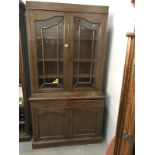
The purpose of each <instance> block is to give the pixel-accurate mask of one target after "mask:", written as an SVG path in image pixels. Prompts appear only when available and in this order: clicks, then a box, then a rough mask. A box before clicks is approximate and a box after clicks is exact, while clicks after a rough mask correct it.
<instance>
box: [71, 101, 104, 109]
mask: <svg viewBox="0 0 155 155" xmlns="http://www.w3.org/2000/svg"><path fill="white" fill-rule="evenodd" d="M103 105H104V101H103V100H70V101H69V102H68V107H71V108H75V107H103Z"/></svg>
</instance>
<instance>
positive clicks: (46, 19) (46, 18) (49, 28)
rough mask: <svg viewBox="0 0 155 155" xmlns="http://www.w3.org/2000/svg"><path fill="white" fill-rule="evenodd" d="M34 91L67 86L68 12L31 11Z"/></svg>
mask: <svg viewBox="0 0 155 155" xmlns="http://www.w3.org/2000/svg"><path fill="white" fill-rule="evenodd" d="M29 17H30V18H29V19H30V24H29V25H30V32H29V39H30V65H31V80H32V91H35V92H37V91H42V90H43V91H45V90H47V89H48V90H52V89H53V88H55V89H62V88H64V83H65V79H64V50H65V49H64V42H65V29H66V27H65V13H63V12H54V11H36V10H34V11H30V13H29Z"/></svg>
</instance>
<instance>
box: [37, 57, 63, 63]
mask: <svg viewBox="0 0 155 155" xmlns="http://www.w3.org/2000/svg"><path fill="white" fill-rule="evenodd" d="M38 61H39V62H42V61H43V59H42V58H39V59H38ZM45 61H46V62H57V61H58V60H57V59H56V58H45ZM59 61H60V62H63V59H59Z"/></svg>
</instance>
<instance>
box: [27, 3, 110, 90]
mask: <svg viewBox="0 0 155 155" xmlns="http://www.w3.org/2000/svg"><path fill="white" fill-rule="evenodd" d="M107 12H108V7H103V6H87V5H86V6H84V5H73V4H58V3H42V2H27V28H28V36H29V38H28V41H29V58H30V59H29V60H30V69H31V86H32V92H44V91H46V92H47V91H56V90H57V91H60V90H64V91H65V90H68V91H72V90H74V89H75V90H79V89H91V90H97V91H99V90H100V89H101V85H102V84H101V81H103V79H102V72H103V62H104V46H105V34H106V25H107ZM101 66H102V67H101Z"/></svg>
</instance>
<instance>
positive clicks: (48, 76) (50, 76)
mask: <svg viewBox="0 0 155 155" xmlns="http://www.w3.org/2000/svg"><path fill="white" fill-rule="evenodd" d="M45 78H47V79H49V78H58V76H57V75H56V74H52V75H46V76H45ZM59 78H63V75H59ZM39 79H43V75H39Z"/></svg>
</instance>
